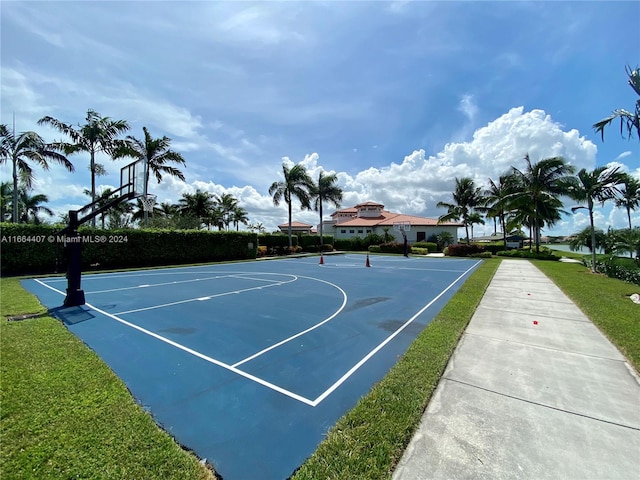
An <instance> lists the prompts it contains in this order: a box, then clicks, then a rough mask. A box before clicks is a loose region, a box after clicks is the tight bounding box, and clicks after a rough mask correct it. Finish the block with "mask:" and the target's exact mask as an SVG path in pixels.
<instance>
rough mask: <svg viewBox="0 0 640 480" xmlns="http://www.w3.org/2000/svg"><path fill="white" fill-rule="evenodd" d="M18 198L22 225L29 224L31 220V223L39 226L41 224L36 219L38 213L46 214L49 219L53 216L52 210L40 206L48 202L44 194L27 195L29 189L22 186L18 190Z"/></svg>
mask: <svg viewBox="0 0 640 480" xmlns="http://www.w3.org/2000/svg"><path fill="white" fill-rule="evenodd" d="M18 197H19V200H18V201H19V202H20V220H21V221H23V222H24V223H29V219H30V218H33V223H34V224H36V225H39V224H40V223H41V222H40V218H39V217H38V214H39V213H46V214H47V215H49V216H50V217H52V216H53V210H51V209H50V208H48V207H45V206H44V205H42V204H43V203H47V202H48V201H49V197H47V196H46V195H45V194H43V193H39V194H36V195H29V188H28V187H27V186H26V185H23V186H22V187H21V188H20V191H19V195H18Z"/></svg>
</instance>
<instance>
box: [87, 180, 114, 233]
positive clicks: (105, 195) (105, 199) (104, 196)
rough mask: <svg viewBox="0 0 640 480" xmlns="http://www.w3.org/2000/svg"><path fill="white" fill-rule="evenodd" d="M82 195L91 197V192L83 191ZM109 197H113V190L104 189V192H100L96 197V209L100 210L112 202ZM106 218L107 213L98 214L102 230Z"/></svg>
mask: <svg viewBox="0 0 640 480" xmlns="http://www.w3.org/2000/svg"><path fill="white" fill-rule="evenodd" d="M84 194H85V195H89V196H91V190H87V189H85V190H84ZM111 195H113V190H112V189H110V188H105V189H104V190H102V192H100V193H99V194H98V197H97V199H96V201H97V202H98V205H97V207H98V208H102V207H104V206H105V205H106V204H107V203H109V202H110V201H111V200H113V199H112V198H110V197H111ZM106 216H107V212H106V211H105V212H102V213H101V214H100V224H101V228H102V229H103V230H104V220H105V218H106Z"/></svg>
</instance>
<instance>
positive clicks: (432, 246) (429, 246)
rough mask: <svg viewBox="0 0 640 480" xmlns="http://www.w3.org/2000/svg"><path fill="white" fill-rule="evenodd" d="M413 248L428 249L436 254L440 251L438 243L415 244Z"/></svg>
mask: <svg viewBox="0 0 640 480" xmlns="http://www.w3.org/2000/svg"><path fill="white" fill-rule="evenodd" d="M411 246H412V247H418V248H426V249H427V250H429V251H430V252H431V253H436V252H439V251H440V250H439V249H438V244H437V243H433V242H415V243H413V244H411Z"/></svg>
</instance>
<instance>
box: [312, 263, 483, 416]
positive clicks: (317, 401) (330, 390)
mask: <svg viewBox="0 0 640 480" xmlns="http://www.w3.org/2000/svg"><path fill="white" fill-rule="evenodd" d="M479 263H480V261H478V262H476V263H475V264H474V265H472V266H471V267H469V268H468V269H467V271H466V272H464V273H462V274H461V275H460V276H459V277H458V278H456V279H455V280H454V281H453V282H451V283H450V284H449V286H448V287H447V288H445V289H444V290H442V292H440V293H439V294H438V296H437V297H435V298H434V299H433V300H431V301H430V302H429V303H427V304H426V305H425V306H424V307H422V309H420V311H419V312H418V313H416V314H415V315H414V316H413V317H411V318H410V319H409V320H407V321H406V322H405V323H404V325H402V326H401V327H400V328H398V329H397V330H396V331H395V332H393V333H392V334H391V335H390V336H389V337H387V338H386V339H385V340H384V341H383V342H382V343H380V344H379V345H378V346H377V347H376V348H374V349H373V350H371V351H370V352H369V353H368V354H367V355H366V356H365V357H363V358H362V360H360V361H359V362H358V363H356V364H355V365H354V366H353V367H351V369H350V370H349V371H348V372H347V373H345V374H344V375H343V376H342V377H340V378H339V379H338V381H336V382H335V383H334V384H333V385H331V386H330V387H329V388H328V389H327V390H325V391H324V392H323V393H322V394H320V396H319V397H318V398H316V399H315V400H314V401H313V402H312V406H314V407H315V406H317V405H318V404H320V402H322V401H323V400H324V399H325V398H327V397H328V396H329V395H331V394H332V393H333V392H334V391H335V390H336V389H337V388H338V387H339V386H340V385H342V384H343V383H344V382H345V381H346V380H347V379H348V378H349V377H350V376H351V375H353V374H354V373H355V372H356V370H358V369H359V368H360V367H361V366H362V365H364V364H365V363H366V362H367V361H368V360H369V359H370V358H371V357H373V356H374V355H375V354H376V353H378V352H379V351H380V349H382V347H384V346H385V345H386V344H387V343H389V342H390V341H391V340H393V339H394V338H395V337H396V336H397V335H398V334H399V333H400V332H402V330H404V329H405V328H407V327H408V326H409V325H410V324H411V323H412V322H413V321H414V320H415V319H416V318H418V317H419V316H420V315H421V314H422V313H423V312H424V311H425V310H426V309H427V308H429V307H430V306H431V305H433V303H434V302H436V301H437V300H438V299H439V298H440V297H441V296H442V295H444V294H445V293H446V292H447V291H448V290H449V289H450V288H451V287H453V286H454V285H455V284H456V283H458V281H459V280H460V279H461V278H462V277H464V276H465V275H466V274H467V273H469V272H470V271H471V270H472V269H473V268H475V267H476V266H477V265H478V264H479Z"/></svg>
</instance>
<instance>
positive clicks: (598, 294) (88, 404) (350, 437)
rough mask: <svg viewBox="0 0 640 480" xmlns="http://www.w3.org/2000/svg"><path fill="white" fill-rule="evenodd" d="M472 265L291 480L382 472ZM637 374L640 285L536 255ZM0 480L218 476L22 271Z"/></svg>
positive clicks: (469, 295) (9, 283)
mask: <svg viewBox="0 0 640 480" xmlns="http://www.w3.org/2000/svg"><path fill="white" fill-rule="evenodd" d="M499 263H500V260H499V259H495V258H494V259H489V260H485V261H483V262H482V264H481V265H479V266H478V268H477V269H476V270H475V271H474V272H473V273H472V275H471V276H470V277H469V278H468V279H467V281H466V282H465V283H464V284H463V285H462V287H461V288H460V289H459V290H458V292H457V293H456V294H455V295H454V296H453V298H452V299H451V300H450V301H449V302H448V303H447V305H446V306H445V307H444V308H443V309H442V310H441V311H440V313H439V314H438V315H437V317H436V318H435V319H434V320H433V321H432V322H431V323H430V324H429V326H428V327H427V328H426V329H425V330H423V332H422V333H421V334H420V335H419V336H418V337H417V338H416V340H415V341H414V342H413V344H412V345H411V346H410V347H409V349H408V351H407V352H406V354H405V355H404V356H402V357H401V358H400V359H399V361H398V363H397V364H396V365H395V366H394V367H393V368H392V369H391V371H390V372H389V374H388V375H387V376H386V377H385V378H384V379H383V380H381V381H380V382H379V383H378V384H376V385H375V386H374V387H373V388H372V390H371V391H370V392H369V394H367V395H366V396H364V397H363V398H361V399H360V401H359V402H358V404H357V405H356V407H355V408H354V409H353V410H351V411H350V412H348V413H347V414H346V415H345V416H344V417H343V418H341V419H340V420H339V421H338V423H337V424H336V425H335V426H334V427H333V428H332V429H331V430H330V431H329V432H328V434H327V437H326V439H325V441H323V442H322V443H321V444H320V446H319V447H318V449H317V451H316V452H315V453H314V454H313V455H312V456H311V457H310V458H309V459H308V460H307V461H306V462H305V463H304V464H303V465H302V466H301V467H300V469H299V470H298V471H297V472H296V474H295V475H294V476H293V479H295V480H302V479H304V480H317V479H323V480H325V479H336V480H337V479H341V480H342V479H354V480H355V479H384V478H389V477H390V474H391V472H392V471H393V468H394V467H395V465H396V463H397V462H398V461H399V460H400V458H401V456H402V454H403V452H404V449H405V448H406V445H407V444H408V442H409V440H410V439H411V437H412V435H413V433H414V432H415V429H416V428H417V426H418V423H419V422H420V419H421V417H422V414H423V412H424V410H425V408H426V406H427V404H428V402H429V399H430V398H431V395H432V394H433V391H434V390H435V388H436V386H437V384H438V381H439V379H440V376H441V375H442V373H443V371H444V369H445V367H446V365H447V362H448V360H449V358H450V356H451V354H452V353H453V351H454V349H455V347H456V345H457V343H458V340H459V339H460V337H461V335H462V334H463V332H464V329H465V328H466V326H467V324H468V322H469V320H470V319H471V317H472V315H473V312H474V311H475V308H476V307H477V305H478V303H479V302H480V300H481V299H482V295H483V294H484V292H485V290H486V287H487V285H488V284H489V282H490V281H491V278H492V277H493V274H494V272H495V270H496V269H497V267H498V265H499ZM533 263H534V264H535V265H536V266H537V267H538V268H540V270H542V271H543V273H545V274H546V275H547V276H549V277H550V278H551V279H552V280H553V281H554V282H555V283H556V284H557V285H558V286H559V287H560V288H561V289H562V290H563V291H564V292H565V293H566V294H567V295H568V296H569V297H570V298H572V299H573V300H574V301H575V302H576V304H577V305H578V306H579V307H580V308H581V309H582V310H583V311H584V312H585V314H586V315H587V316H589V317H590V318H591V319H592V320H593V321H594V323H595V324H596V325H598V326H599V328H600V329H601V330H602V331H603V332H604V333H605V334H606V335H607V336H608V337H609V338H610V339H611V340H612V342H613V343H614V344H616V345H617V346H618V347H619V348H620V350H621V351H622V352H623V354H625V355H626V356H627V358H629V360H630V361H631V362H632V364H633V365H634V366H635V368H636V370H640V322H639V321H638V320H637V318H638V312H639V311H640V307H639V306H638V305H635V304H634V303H633V302H631V301H630V300H629V298H628V296H629V295H630V294H631V293H635V292H638V293H640V287H638V286H635V285H632V284H628V283H624V282H622V281H619V280H614V279H610V278H607V277H605V276H602V275H598V274H592V273H590V272H589V270H588V269H586V268H585V267H584V266H582V265H580V264H569V263H561V262H545V261H533ZM0 295H1V300H2V302H1V305H2V306H1V308H0V313H1V314H2V319H1V320H0V341H1V344H0V352H1V358H0V367H1V375H2V376H1V382H2V389H1V395H0V400H1V401H2V410H1V417H0V420H1V422H0V434H1V442H0V471H1V472H2V478H3V479H4V478H34V479H35V478H37V479H41V478H44V479H46V478H51V479H54V478H55V479H58V478H91V479H94V478H97V479H102V478H104V479H107V478H113V479H172V478H175V479H205V478H212V476H213V474H212V473H211V472H210V471H208V470H207V469H205V468H204V467H203V466H202V465H200V464H199V462H198V461H197V459H196V458H195V457H194V456H192V455H190V454H189V453H188V452H186V451H184V450H183V449H181V448H180V446H179V445H177V444H176V443H175V441H174V440H173V439H172V438H171V437H169V436H168V435H167V434H165V433H164V432H162V431H161V430H160V429H159V428H158V427H157V426H156V425H155V423H154V422H153V420H152V418H151V417H150V416H149V415H148V414H147V413H145V412H144V411H143V410H142V409H141V408H140V407H139V406H138V405H137V404H136V403H135V402H134V400H133V399H132V397H131V395H130V394H129V392H128V390H127V389H126V387H125V385H124V384H123V383H122V382H121V381H120V380H119V379H118V378H117V377H116V376H115V375H114V374H113V372H111V370H110V369H109V368H108V367H107V366H106V365H105V364H104V363H103V362H102V361H101V360H100V359H99V358H98V357H97V356H96V355H95V354H94V353H93V352H92V351H91V350H89V349H88V348H87V347H85V346H84V344H82V342H80V341H79V340H78V339H77V338H76V337H75V336H74V335H73V334H71V333H70V332H69V331H68V330H67V329H66V328H65V327H64V326H63V325H62V324H61V323H60V322H59V321H56V320H54V319H52V318H50V317H47V316H43V317H41V318H34V319H31V320H24V321H20V322H7V321H6V320H5V319H4V318H5V316H6V315H9V314H23V313H31V312H35V313H37V312H44V311H45V310H44V309H43V308H42V306H41V305H40V304H39V303H38V302H37V300H36V299H35V297H33V296H32V295H30V294H28V293H27V292H25V291H24V290H23V289H22V288H21V287H20V286H19V283H18V280H17V279H2V280H0Z"/></svg>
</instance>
